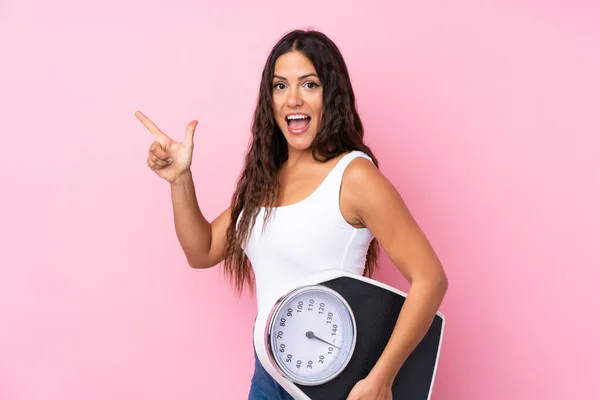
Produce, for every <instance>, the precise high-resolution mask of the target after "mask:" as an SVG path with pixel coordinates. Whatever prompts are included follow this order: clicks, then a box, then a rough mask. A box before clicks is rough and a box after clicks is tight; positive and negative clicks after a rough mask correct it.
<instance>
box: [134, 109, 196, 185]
mask: <svg viewBox="0 0 600 400" xmlns="http://www.w3.org/2000/svg"><path fill="white" fill-rule="evenodd" d="M135 116H136V117H137V119H139V120H140V121H141V122H142V124H144V126H145V127H146V128H147V129H148V130H149V131H150V133H152V135H153V136H154V143H152V145H151V146H150V150H149V154H148V160H147V162H148V166H149V167H150V169H151V170H153V171H154V172H155V173H156V174H157V175H158V176H160V177H161V178H163V179H165V180H167V181H169V182H170V183H173V182H175V181H176V180H177V179H179V177H180V176H181V175H183V174H184V173H185V172H187V171H189V169H190V166H191V165H192V153H193V151H194V132H195V131H196V126H197V125H198V121H196V120H194V121H192V122H190V123H189V124H188V126H187V129H186V131H185V138H184V140H183V142H176V141H174V140H173V139H171V138H170V137H169V136H167V134H165V133H164V132H163V131H161V130H160V129H159V128H158V127H157V126H156V125H155V124H154V123H153V122H152V121H150V119H149V118H148V117H146V116H145V115H144V114H143V113H142V112H140V111H136V113H135Z"/></svg>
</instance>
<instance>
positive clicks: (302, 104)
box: [272, 51, 323, 151]
mask: <svg viewBox="0 0 600 400" xmlns="http://www.w3.org/2000/svg"><path fill="white" fill-rule="evenodd" d="M272 92H273V114H274V116H275V121H276V122H277V125H278V126H279V129H281V132H283V135H284V136H285V139H286V140H287V143H288V146H289V147H290V150H292V149H294V150H299V151H303V150H306V149H309V148H310V146H311V144H312V142H313V141H314V139H315V137H316V136H317V131H318V128H319V123H320V122H321V117H322V111H323V87H322V86H321V81H320V80H319V77H318V76H317V72H316V70H315V67H314V66H313V65H312V63H311V62H310V60H309V59H308V58H306V56H304V55H303V54H302V53H300V52H299V51H293V52H289V53H285V54H283V55H281V56H280V57H279V58H278V59H277V61H276V62H275V71H274V77H273V82H272Z"/></svg>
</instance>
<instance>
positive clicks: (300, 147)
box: [286, 135, 314, 151]
mask: <svg viewBox="0 0 600 400" xmlns="http://www.w3.org/2000/svg"><path fill="white" fill-rule="evenodd" d="M286 139H287V143H288V147H289V148H290V150H292V149H293V150H294V151H306V150H309V149H310V148H311V145H312V143H313V140H314V137H313V136H308V135H306V136H304V135H302V136H292V137H289V136H287V135H286Z"/></svg>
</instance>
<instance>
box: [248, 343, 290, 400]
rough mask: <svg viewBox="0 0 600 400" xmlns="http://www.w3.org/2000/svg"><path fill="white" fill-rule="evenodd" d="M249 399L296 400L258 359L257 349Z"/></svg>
mask: <svg viewBox="0 0 600 400" xmlns="http://www.w3.org/2000/svg"><path fill="white" fill-rule="evenodd" d="M248 400H294V398H293V397H292V396H290V395H289V394H288V393H287V392H286V391H285V389H284V388H282V387H281V385H280V384H279V383H277V381H276V380H275V379H273V377H271V375H269V373H268V372H267V371H265V369H264V367H263V366H262V364H261V363H260V361H258V356H257V355H256V351H254V375H253V376H252V381H251V383H250V394H249V395H248Z"/></svg>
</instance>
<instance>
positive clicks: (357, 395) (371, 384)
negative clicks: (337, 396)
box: [347, 377, 392, 400]
mask: <svg viewBox="0 0 600 400" xmlns="http://www.w3.org/2000/svg"><path fill="white" fill-rule="evenodd" d="M347 400H392V387H391V386H387V385H382V384H381V383H380V382H376V381H375V380H373V379H370V378H369V377H367V378H365V379H361V380H360V381H358V382H357V383H356V385H354V387H353V388H352V390H351V391H350V394H349V395H348V398H347Z"/></svg>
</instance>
